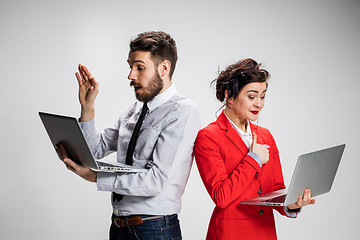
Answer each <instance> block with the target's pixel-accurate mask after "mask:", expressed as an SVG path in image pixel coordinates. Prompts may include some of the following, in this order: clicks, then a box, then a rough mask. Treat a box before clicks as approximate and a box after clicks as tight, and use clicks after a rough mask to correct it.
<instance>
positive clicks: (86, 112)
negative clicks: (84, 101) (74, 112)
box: [79, 106, 95, 122]
mask: <svg viewBox="0 0 360 240" xmlns="http://www.w3.org/2000/svg"><path fill="white" fill-rule="evenodd" d="M94 116H95V108H94V106H90V107H84V106H81V116H80V118H79V121H80V122H86V121H89V120H91V119H93V118H94Z"/></svg>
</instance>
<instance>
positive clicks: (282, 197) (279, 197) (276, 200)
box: [264, 194, 286, 203]
mask: <svg viewBox="0 0 360 240" xmlns="http://www.w3.org/2000/svg"><path fill="white" fill-rule="evenodd" d="M285 198H286V194H284V195H281V196H278V197H274V198H270V199H268V200H265V201H264V202H279V203H281V202H285Z"/></svg>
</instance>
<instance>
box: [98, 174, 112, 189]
mask: <svg viewBox="0 0 360 240" xmlns="http://www.w3.org/2000/svg"><path fill="white" fill-rule="evenodd" d="M114 182H115V174H114V173H108V172H97V189H98V191H105V192H114Z"/></svg>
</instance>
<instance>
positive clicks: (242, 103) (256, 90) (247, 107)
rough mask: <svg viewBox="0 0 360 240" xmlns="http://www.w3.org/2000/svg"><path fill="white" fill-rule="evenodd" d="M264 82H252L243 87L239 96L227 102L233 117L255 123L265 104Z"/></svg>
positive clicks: (265, 85)
mask: <svg viewBox="0 0 360 240" xmlns="http://www.w3.org/2000/svg"><path fill="white" fill-rule="evenodd" d="M266 90H267V83H266V82H253V83H249V84H247V85H245V86H244V87H243V88H242V89H241V91H240V92H239V95H238V96H237V97H236V98H235V99H234V98H229V99H228V100H227V103H228V107H229V108H230V109H231V111H232V112H233V114H234V115H236V116H237V117H238V118H240V119H243V120H245V119H246V120H250V121H255V120H256V119H257V118H258V116H259V113H260V111H261V109H262V108H263V107H264V104H265V95H266Z"/></svg>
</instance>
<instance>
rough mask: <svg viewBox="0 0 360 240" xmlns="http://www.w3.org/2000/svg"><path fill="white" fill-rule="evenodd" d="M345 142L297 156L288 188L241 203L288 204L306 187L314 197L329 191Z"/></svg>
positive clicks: (293, 201) (295, 199)
mask: <svg viewBox="0 0 360 240" xmlns="http://www.w3.org/2000/svg"><path fill="white" fill-rule="evenodd" d="M344 149H345V144H342V145H338V146H335V147H331V148H326V149H323V150H319V151H316V152H311V153H307V154H303V155H301V156H299V158H298V161H297V163H296V167H295V170H294V173H293V176H292V178H291V182H290V185H289V188H288V189H287V191H286V189H281V190H277V191H274V192H271V193H268V194H264V195H261V196H259V197H256V198H253V199H249V200H246V201H243V202H241V203H242V204H255V205H270V206H288V205H290V204H293V203H295V202H297V198H298V196H299V195H303V193H304V190H305V189H306V188H310V190H311V196H312V197H315V196H318V195H321V194H324V193H327V192H329V191H330V189H331V186H332V184H333V181H334V178H335V174H336V171H337V169H338V166H339V163H340V160H341V157H342V154H343V152H344Z"/></svg>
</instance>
